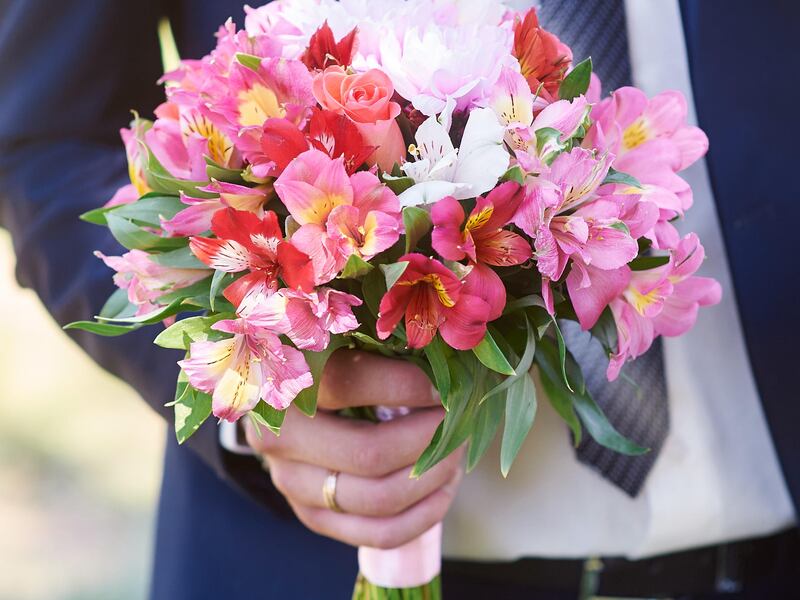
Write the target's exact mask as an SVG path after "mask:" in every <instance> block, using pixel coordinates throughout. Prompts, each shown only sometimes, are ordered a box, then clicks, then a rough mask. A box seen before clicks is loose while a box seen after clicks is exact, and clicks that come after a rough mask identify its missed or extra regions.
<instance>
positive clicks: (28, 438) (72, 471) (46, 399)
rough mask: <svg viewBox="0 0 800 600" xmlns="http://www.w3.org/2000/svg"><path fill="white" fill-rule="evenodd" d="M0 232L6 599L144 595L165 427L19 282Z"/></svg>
mask: <svg viewBox="0 0 800 600" xmlns="http://www.w3.org/2000/svg"><path fill="white" fill-rule="evenodd" d="M14 262H15V260H14V255H13V251H12V248H11V239H10V237H9V235H8V234H7V233H6V232H5V231H4V230H0V349H1V350H0V353H1V355H2V358H3V360H2V361H0V532H1V533H0V598H1V599H3V600H40V599H41V600H44V599H46V600H78V599H80V600H93V599H97V600H100V599H104V600H106V599H112V598H113V599H120V600H128V599H131V600H133V599H136V600H141V599H142V598H144V597H146V594H147V587H148V584H149V571H150V560H151V541H152V537H153V518H154V509H155V500H156V495H157V491H158V485H159V479H160V476H161V453H162V450H163V440H164V424H163V422H162V420H161V419H160V418H159V417H158V416H156V414H155V413H154V412H153V411H152V409H150V408H149V407H148V406H147V404H145V402H144V401H143V400H141V399H140V398H139V397H138V396H137V395H136V393H135V392H133V391H132V390H131V389H130V388H129V387H127V385H125V384H124V383H122V382H121V381H119V380H117V379H115V378H114V377H112V376H111V375H109V374H107V373H105V372H104V371H103V370H102V369H100V368H99V367H98V366H97V365H95V364H94V362H93V361H92V360H91V359H90V358H89V357H88V356H86V355H85V354H84V353H83V352H82V351H81V349H80V348H79V347H78V346H77V345H76V344H74V343H73V342H72V341H71V340H70V339H69V338H67V336H66V335H64V334H63V333H62V332H61V330H60V329H59V327H58V325H57V324H56V323H55V322H54V321H53V319H52V318H51V317H50V316H49V314H48V313H47V311H46V310H45V309H44V307H43V306H42V304H41V303H40V302H39V300H38V298H37V297H36V295H35V294H34V293H33V292H32V291H30V290H22V289H20V288H19V287H18V286H17V284H16V281H15V280H14V276H13V270H14Z"/></svg>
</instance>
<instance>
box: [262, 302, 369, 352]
mask: <svg viewBox="0 0 800 600" xmlns="http://www.w3.org/2000/svg"><path fill="white" fill-rule="evenodd" d="M360 305H361V300H360V299H359V298H357V297H355V296H353V295H351V294H346V293H344V292H340V291H338V290H334V289H332V288H329V287H322V288H318V289H317V290H315V291H313V292H311V293H305V292H303V291H300V290H291V289H282V290H278V291H277V292H276V293H274V294H272V295H271V296H269V297H268V298H265V299H263V300H261V301H259V302H258V303H257V304H254V305H253V307H252V309H250V310H249V311H248V314H247V318H248V321H249V322H251V323H253V324H254V325H257V326H260V327H266V328H268V329H270V330H272V331H275V332H277V333H281V334H283V335H286V336H288V338H289V339H290V340H292V342H293V343H294V345H295V346H297V347H298V348H302V349H303V350H313V351H314V352H320V351H322V350H324V349H325V348H327V347H328V344H329V343H330V337H331V334H332V333H333V334H337V333H345V332H348V331H353V330H354V329H357V328H358V320H356V317H355V315H354V314H353V307H354V306H360Z"/></svg>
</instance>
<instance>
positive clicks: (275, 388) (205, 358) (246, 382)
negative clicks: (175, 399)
mask: <svg viewBox="0 0 800 600" xmlns="http://www.w3.org/2000/svg"><path fill="white" fill-rule="evenodd" d="M211 328H212V329H214V330H216V331H222V332H225V333H230V334H233V337H230V338H228V339H224V340H221V341H218V342H211V341H206V342H194V343H192V345H191V346H190V349H189V358H187V359H186V360H182V361H179V362H178V364H179V365H180V366H181V368H182V369H183V371H184V372H185V373H186V376H187V377H188V379H189V383H190V384H192V386H194V387H195V388H197V389H198V390H200V391H202V392H206V393H208V394H211V395H212V396H211V397H212V404H211V410H212V412H213V413H214V416H215V417H217V418H218V419H224V420H226V421H231V422H234V421H236V420H237V419H238V418H239V417H241V416H242V415H244V414H245V413H247V412H248V411H249V410H252V409H253V408H255V406H256V404H258V401H259V400H262V399H263V400H264V402H266V403H267V404H269V405H270V406H272V407H273V408H276V409H278V410H284V409H286V408H287V407H288V406H289V405H290V404H291V403H292V400H294V399H295V397H297V394H299V393H300V392H301V391H302V390H304V389H305V388H307V387H311V385H313V383H314V381H313V378H312V376H311V370H310V369H309V366H308V363H306V359H305V358H304V357H303V353H302V352H300V351H299V350H297V349H296V348H292V347H291V346H288V345H285V344H283V343H281V340H280V338H279V337H278V336H277V335H276V334H275V333H273V332H271V331H269V330H267V329H263V328H259V327H255V326H253V325H252V324H250V323H248V321H247V320H246V319H236V320H228V321H219V322H217V323H215V324H214V325H212V326H211Z"/></svg>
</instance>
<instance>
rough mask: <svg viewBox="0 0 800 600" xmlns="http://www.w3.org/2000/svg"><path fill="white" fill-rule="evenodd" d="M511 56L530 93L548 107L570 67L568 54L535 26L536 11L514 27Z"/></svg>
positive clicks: (569, 52)
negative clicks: (516, 62) (542, 100)
mask: <svg viewBox="0 0 800 600" xmlns="http://www.w3.org/2000/svg"><path fill="white" fill-rule="evenodd" d="M513 54H514V56H516V57H517V60H518V61H519V66H520V72H521V73H522V75H523V77H525V79H526V80H527V81H528V85H529V86H530V88H531V91H532V92H533V93H534V94H538V95H539V96H541V97H542V98H543V99H544V100H545V101H547V102H548V103H549V102H552V101H554V100H556V99H558V86H560V85H561V81H562V80H563V79H564V75H565V73H566V72H567V69H568V68H569V66H570V63H572V50H570V48H569V46H567V45H566V44H564V43H563V42H562V41H561V40H559V39H558V37H557V36H555V35H554V34H552V33H550V32H549V31H545V30H544V29H542V28H541V27H540V26H539V18H538V17H537V16H536V9H533V8H532V9H530V10H529V11H528V12H527V13H525V18H524V19H522V21H517V23H516V24H515V26H514V51H513Z"/></svg>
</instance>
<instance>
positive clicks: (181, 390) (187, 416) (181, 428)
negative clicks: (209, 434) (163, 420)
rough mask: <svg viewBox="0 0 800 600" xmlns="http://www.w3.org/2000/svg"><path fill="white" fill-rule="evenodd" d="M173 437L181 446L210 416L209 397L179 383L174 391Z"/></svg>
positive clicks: (181, 382) (187, 385) (185, 384)
mask: <svg viewBox="0 0 800 600" xmlns="http://www.w3.org/2000/svg"><path fill="white" fill-rule="evenodd" d="M173 409H174V410H175V436H176V437H177V438H178V443H179V444H183V443H184V442H185V441H186V440H188V439H189V438H190V437H192V435H194V433H195V432H196V431H197V430H198V429H199V428H200V426H201V425H202V424H203V423H204V422H205V420H206V419H207V418H208V417H209V415H210V414H211V396H210V395H209V394H206V393H205V392H200V391H198V390H196V389H194V388H193V387H192V386H191V385H189V384H188V383H187V382H185V381H179V382H178V386H177V389H176V391H175V402H174V403H173Z"/></svg>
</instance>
